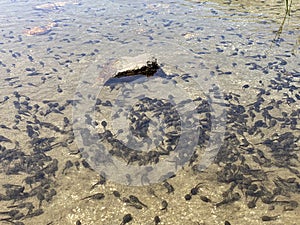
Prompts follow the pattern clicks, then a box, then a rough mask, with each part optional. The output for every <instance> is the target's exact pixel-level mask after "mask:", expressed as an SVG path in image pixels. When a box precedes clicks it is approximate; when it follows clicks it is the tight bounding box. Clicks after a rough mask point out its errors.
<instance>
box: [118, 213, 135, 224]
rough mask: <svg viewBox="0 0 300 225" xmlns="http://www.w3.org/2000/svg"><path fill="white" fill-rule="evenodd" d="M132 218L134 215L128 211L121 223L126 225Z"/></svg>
mask: <svg viewBox="0 0 300 225" xmlns="http://www.w3.org/2000/svg"><path fill="white" fill-rule="evenodd" d="M131 220H132V216H131V214H129V213H128V214H126V215H125V216H124V217H123V220H122V223H121V224H120V225H125V224H126V223H129V222H130V221H131Z"/></svg>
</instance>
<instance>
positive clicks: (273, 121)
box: [0, 58, 300, 225]
mask: <svg viewBox="0 0 300 225" xmlns="http://www.w3.org/2000/svg"><path fill="white" fill-rule="evenodd" d="M284 65H285V61H284V59H283V58H278V60H277V61H274V62H270V63H269V65H268V67H267V68H259V67H256V69H258V70H259V69H261V70H262V71H266V72H267V71H268V70H273V71H276V73H277V77H276V78H274V79H272V80H270V82H269V83H265V82H261V81H258V85H257V87H255V88H254V89H255V92H256V100H255V101H253V102H247V104H243V103H241V102H240V94H239V93H233V92H228V93H222V94H220V90H219V88H218V87H217V86H214V87H212V88H211V89H210V90H209V92H210V93H206V94H204V95H203V93H199V95H198V96H197V97H196V98H195V99H187V101H183V102H181V103H180V105H184V104H185V103H187V102H190V101H193V102H194V103H195V104H196V105H197V108H196V110H195V111H194V112H195V113H196V115H191V116H195V117H197V118H199V120H200V123H199V127H198V129H199V140H198V150H195V151H194V152H193V153H192V156H191V157H189V158H188V159H186V158H184V157H185V155H184V154H180V152H179V153H178V160H177V161H174V163H175V164H178V165H179V166H184V169H185V170H191V171H193V173H195V174H197V173H202V172H203V171H202V170H201V167H199V164H200V161H201V149H204V148H205V147H206V144H207V142H208V140H209V138H210V132H211V129H212V128H211V125H212V120H214V119H215V118H214V117H215V115H214V112H213V111H212V107H211V104H212V103H214V104H219V105H220V106H221V107H222V108H223V110H224V113H223V114H222V115H226V130H225V133H224V139H223V142H222V145H221V147H220V149H219V151H218V153H217V155H216V157H215V158H214V162H213V163H214V164H215V165H218V167H219V170H218V172H217V182H219V183H223V184H226V185H228V189H227V190H226V191H225V192H223V194H222V196H220V198H219V199H218V200H216V199H210V197H209V196H205V195H203V194H202V193H201V191H200V188H201V186H202V185H203V182H204V183H205V181H201V182H200V181H199V182H198V183H199V184H198V185H196V186H191V187H190V188H191V189H190V193H183V196H182V198H184V199H185V201H186V202H187V201H190V200H191V199H192V198H195V197H197V196H199V197H197V198H199V200H201V201H203V202H205V203H207V204H213V205H214V206H215V207H223V206H224V205H228V204H234V203H235V202H238V201H242V202H244V204H247V207H248V208H249V209H251V208H255V207H256V204H257V203H258V202H262V203H263V204H267V205H269V209H270V212H271V211H272V209H274V208H275V207H276V208H278V207H280V208H281V209H282V213H284V212H285V211H293V210H296V209H298V204H299V203H298V201H296V200H294V199H293V196H296V195H299V194H300V183H299V182H300V171H299V164H300V163H299V150H300V148H299V139H300V131H299V130H300V126H299V118H300V108H299V101H300V89H299V79H300V72H299V71H296V70H293V71H286V70H285V69H284ZM249 66H252V67H253V66H255V65H253V64H251V65H249ZM174 77H177V78H178V77H179V79H181V80H182V81H183V82H189V79H190V77H189V76H182V77H181V76H180V75H173V76H170V77H169V79H170V80H172V79H173V78H174ZM240 88H241V92H242V93H247V91H248V89H250V88H251V87H250V86H249V85H247V84H245V85H243V86H241V87H240ZM274 93H276V97H273V95H274ZM89 97H90V98H91V97H93V96H89ZM171 97H172V96H169V99H170V98H171ZM220 100H221V101H220ZM80 101H84V98H82V100H78V99H76V100H73V99H70V100H66V101H65V102H55V101H53V100H49V101H48V100H44V101H42V102H38V103H36V102H32V101H31V97H30V96H29V95H24V94H22V93H21V92H18V91H14V92H13V93H12V94H11V95H9V96H5V97H4V99H3V100H2V101H1V103H0V104H1V108H2V107H14V109H13V112H14V113H13V114H14V115H13V114H12V115H11V116H12V117H11V118H10V119H11V121H4V120H2V121H1V135H0V171H1V176H3V177H4V176H9V177H12V179H10V180H9V182H8V183H4V184H2V188H1V192H0V200H1V203H0V204H1V212H0V215H1V218H0V221H1V222H6V223H10V224H18V225H21V224H27V223H26V221H28V219H29V218H32V217H37V216H41V215H42V214H43V213H44V211H46V210H47V207H44V202H48V203H51V201H55V197H56V195H57V184H56V180H57V179H58V178H57V177H59V179H63V176H67V175H68V171H69V170H70V169H71V168H76V169H75V170H72V172H73V173H76V171H78V170H80V169H82V168H87V169H90V170H91V173H95V171H93V167H91V166H90V165H89V163H88V162H87V161H86V156H85V151H83V150H82V149H78V151H70V155H71V154H72V155H73V154H76V155H79V156H80V157H79V158H78V159H77V160H74V158H72V157H70V159H65V160H64V161H63V162H61V161H59V159H57V158H55V157H53V156H51V155H52V154H51V152H54V151H59V149H61V148H69V145H71V144H72V143H73V142H74V139H75V137H74V133H73V130H72V129H73V128H72V122H71V121H72V118H71V117H70V115H68V114H65V111H66V110H70V109H71V108H72V107H74V106H76V104H79V103H80ZM113 104H115V103H114V102H113V101H110V100H107V99H105V98H104V99H99V98H97V99H95V108H94V110H95V111H96V112H99V113H100V112H101V111H102V110H103V109H104V108H109V107H112V105H113ZM125 113H126V112H125ZM53 114H54V115H55V118H56V122H55V123H53V122H52V121H51V115H53ZM114 116H127V119H128V121H129V125H130V131H131V133H132V136H131V138H135V140H132V141H138V140H140V141H141V140H144V139H145V138H146V137H148V136H149V124H150V122H151V120H153V118H159V119H160V120H161V121H162V123H164V124H165V127H167V128H170V127H171V128H173V129H172V130H171V131H168V132H165V133H164V136H163V137H162V139H161V142H160V143H155V144H156V146H158V147H157V148H156V149H151V151H148V152H141V153H140V152H136V151H134V150H132V149H130V148H128V147H127V146H126V145H124V144H123V143H122V141H120V140H118V138H117V134H116V133H113V132H114V131H111V130H109V128H108V127H109V121H105V120H102V121H95V120H94V119H93V118H91V117H90V116H89V115H86V118H85V122H86V123H87V125H89V126H91V128H94V127H95V126H99V127H102V128H103V132H100V131H99V132H98V133H97V134H96V135H95V134H91V132H90V131H89V129H87V128H85V129H82V130H81V131H80V132H81V136H82V138H83V145H84V146H87V147H88V146H90V145H91V144H92V143H93V142H94V141H95V140H96V141H97V142H100V143H103V145H105V146H106V148H105V149H106V150H107V151H106V152H101V154H100V155H101V156H103V155H104V154H110V155H111V156H112V157H118V158H120V159H122V160H123V161H124V162H126V163H127V164H128V165H129V164H135V165H149V166H150V167H149V168H151V165H154V164H156V163H158V162H159V161H160V160H163V157H164V156H166V155H169V154H170V152H172V151H174V149H175V147H176V144H177V143H178V138H179V137H180V135H182V133H181V130H180V124H181V122H180V116H179V115H178V112H177V111H176V106H174V105H172V104H170V103H169V102H168V98H162V99H153V98H148V97H144V98H142V99H141V100H140V101H139V102H138V103H137V104H136V105H135V106H133V108H132V110H131V112H127V114H124V112H116V114H115V115H114ZM58 121H59V124H60V125H57V123H58ZM75 122H76V121H75ZM118 132H122V131H118ZM12 133H13V134H14V135H15V136H18V135H20V136H24V134H26V135H25V136H26V139H22V140H17V139H16V138H15V137H12V136H10V135H9V134H12ZM20 141H22V142H24V143H20ZM144 144H146V145H147V143H144ZM148 144H149V143H148ZM199 149H200V150H199ZM95 160H96V161H97V160H98V159H97V158H96V159H95ZM186 162H187V163H186ZM98 163H99V162H98ZM103 163H110V162H103ZM276 171H284V173H285V174H287V176H281V175H280V173H277V172H276ZM58 174H59V176H58ZM14 177H16V179H14ZM174 180H176V174H175V173H168V171H166V176H165V177H162V178H161V179H160V184H161V185H162V186H163V187H164V188H165V190H166V192H167V193H168V195H172V194H173V193H174V191H176V190H175V188H174V186H173V185H172V183H173V182H174ZM106 182H107V177H106V174H105V171H103V172H101V173H100V179H99V181H98V182H97V183H95V184H94V185H93V186H92V187H89V186H87V187H86V188H87V190H91V191H93V190H95V189H96V187H97V186H98V185H106ZM207 182H208V181H207ZM142 183H143V185H145V186H147V185H148V183H149V180H148V179H147V176H146V175H145V176H143V181H142ZM191 183H194V182H191ZM196 183H197V181H196ZM127 185H129V186H130V177H128V183H127ZM107 192H109V190H107ZM111 194H112V195H113V196H114V197H116V198H118V199H119V200H120V201H119V202H120V204H125V205H126V207H134V208H135V209H136V210H137V213H138V210H142V209H144V210H152V209H151V206H149V205H146V204H144V203H143V199H142V197H140V198H138V197H136V196H135V195H134V193H132V194H130V193H129V196H128V198H127V197H121V195H123V193H120V192H119V191H118V190H115V191H113V192H112V193H102V192H101V193H100V192H99V193H95V192H91V195H90V196H87V197H84V198H82V200H83V199H91V200H99V201H100V203H99V204H101V200H102V199H104V198H105V197H107V195H110V196H109V197H112V195H111ZM152 194H153V195H155V193H154V191H153V193H152ZM158 201H161V200H158ZM161 206H162V207H161V208H160V211H164V213H168V211H167V208H168V201H167V200H165V199H164V200H162V202H161ZM192 213H193V212H192ZM195 214H196V212H195ZM278 218H279V216H278V215H277V216H273V215H271V214H270V215H269V214H266V215H264V216H262V217H261V221H262V222H266V221H271V220H276V219H278ZM134 220H135V215H134V214H124V216H123V219H122V220H121V221H120V224H127V223H128V224H130V222H131V221H134ZM152 220H153V224H160V222H161V218H160V217H159V215H157V216H155V217H154V218H153V219H152ZM136 222H137V223H138V221H136ZM224 223H225V224H227V225H228V224H230V221H224ZM76 224H81V222H80V220H78V221H77V222H76Z"/></svg>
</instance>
